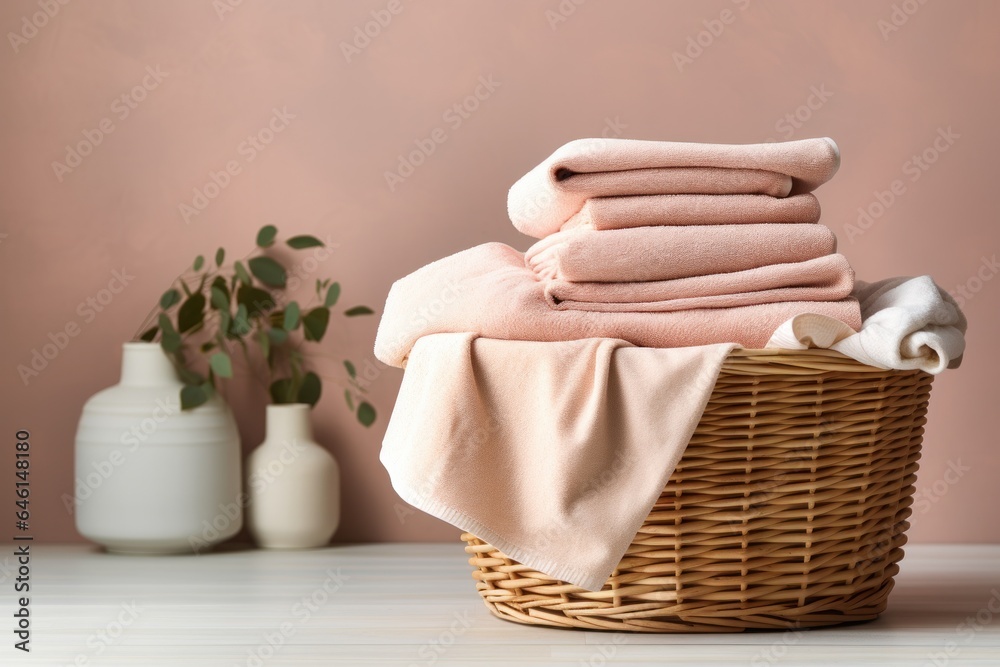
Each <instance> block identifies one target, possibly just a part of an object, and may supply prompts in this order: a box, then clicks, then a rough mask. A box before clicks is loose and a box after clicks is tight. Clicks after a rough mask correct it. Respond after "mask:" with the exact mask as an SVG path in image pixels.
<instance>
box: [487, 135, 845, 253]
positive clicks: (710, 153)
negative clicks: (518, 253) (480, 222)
mask: <svg viewBox="0 0 1000 667" xmlns="http://www.w3.org/2000/svg"><path fill="white" fill-rule="evenodd" d="M839 167H840V151H839V149H838V148H837V144H835V143H834V141H833V140H832V139H829V138H822V139H802V140H798V141H786V142H778V143H767V144H742V145H741V144H699V143H685V142H672V141H638V140H633V139H577V140H575V141H571V142H569V143H567V144H565V145H564V146H562V147H561V148H559V149H557V150H556V151H555V152H554V153H553V154H552V155H550V156H549V157H548V158H546V159H545V160H544V161H543V162H542V163H541V164H539V165H538V166H536V167H535V168H534V169H532V170H531V171H529V172H528V173H527V174H525V175H524V176H522V177H521V178H520V179H519V180H518V181H517V182H516V183H514V185H513V186H512V187H511V188H510V192H509V193H508V195H507V212H508V214H509V215H510V219H511V222H513V223H514V226H515V227H517V229H519V230H520V231H522V232H524V233H525V234H527V235H529V236H534V237H536V238H544V237H545V236H548V235H549V234H552V233H554V232H556V231H558V230H559V229H560V228H561V227H562V226H563V224H564V223H566V221H567V220H569V219H570V218H571V217H573V215H575V214H576V213H578V212H579V211H580V209H581V208H583V205H584V203H585V202H586V201H587V200H588V199H591V198H594V197H609V196H628V195H667V194H710V195H715V194H720V195H721V194H763V195H770V196H772V197H784V196H787V195H789V194H800V193H803V192H811V191H812V190H815V189H816V188H818V187H819V186H820V185H822V184H823V183H825V182H827V181H828V180H830V179H831V178H833V175H834V174H835V173H836V172H837V169H838V168H839Z"/></svg>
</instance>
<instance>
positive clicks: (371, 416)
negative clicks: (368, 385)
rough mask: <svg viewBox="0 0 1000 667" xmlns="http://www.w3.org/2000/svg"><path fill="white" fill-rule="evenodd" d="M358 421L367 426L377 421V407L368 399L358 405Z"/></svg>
mask: <svg viewBox="0 0 1000 667" xmlns="http://www.w3.org/2000/svg"><path fill="white" fill-rule="evenodd" d="M358 421H359V422H361V424H362V425H363V426H366V427H367V426H371V425H372V424H374V423H375V407H374V406H373V405H372V404H371V403H369V402H368V401H362V402H361V405H359V406H358Z"/></svg>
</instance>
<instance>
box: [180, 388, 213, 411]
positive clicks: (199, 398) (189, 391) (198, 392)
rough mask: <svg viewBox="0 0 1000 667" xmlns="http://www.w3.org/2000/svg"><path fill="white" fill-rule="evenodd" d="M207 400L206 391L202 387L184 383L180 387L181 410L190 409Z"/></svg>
mask: <svg viewBox="0 0 1000 667" xmlns="http://www.w3.org/2000/svg"><path fill="white" fill-rule="evenodd" d="M207 400H208V392H207V391H205V389H204V388H203V387H199V386H195V385H185V386H184V388H183V389H181V410H191V409H193V408H196V407H198V406H199V405H202V404H203V403H204V402H205V401H207Z"/></svg>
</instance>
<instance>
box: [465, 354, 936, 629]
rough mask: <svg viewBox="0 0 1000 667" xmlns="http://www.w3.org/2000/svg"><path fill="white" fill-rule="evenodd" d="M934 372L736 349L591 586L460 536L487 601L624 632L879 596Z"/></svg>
mask: <svg viewBox="0 0 1000 667" xmlns="http://www.w3.org/2000/svg"><path fill="white" fill-rule="evenodd" d="M931 379H932V376H930V375H928V374H927V373H923V372H920V371H907V372H899V371H884V370H880V369H876V368H871V367H869V366H865V365H863V364H860V363H858V362H855V361H853V360H851V359H848V358H846V357H844V356H842V355H839V354H837V353H835V352H831V351H827V350H809V351H803V352H791V351H782V350H739V351H736V352H734V353H733V354H732V355H731V356H730V357H729V358H728V359H727V361H726V363H725V365H724V367H723V369H722V373H721V375H720V377H719V380H718V382H717V384H716V387H715V390H714V392H713V393H712V397H711V399H710V401H709V403H708V407H707V408H706V410H705V414H704V416H703V417H702V419H701V422H700V423H699V425H698V428H697V430H696V431H695V433H694V436H693V437H692V438H691V442H690V444H689V445H688V447H687V450H686V451H685V453H684V456H683V458H682V459H681V461H680V464H679V465H678V466H677V469H676V470H675V471H674V473H673V475H672V476H671V478H670V481H669V482H668V483H667V485H666V488H665V489H664V490H663V493H662V495H661V496H660V498H659V500H658V501H657V503H656V505H655V506H654V507H653V510H652V512H650V514H649V516H648V517H647V519H646V521H645V522H644V524H643V526H642V528H641V529H640V530H639V532H638V534H637V535H636V536H635V539H634V540H633V541H632V544H631V546H630V547H629V548H628V552H627V553H626V554H625V556H624V557H623V558H622V560H621V563H620V564H619V566H618V568H617V569H616V570H615V571H614V573H613V574H612V575H611V578H610V579H608V581H607V583H606V584H605V585H604V588H603V590H601V591H598V592H588V591H586V590H584V589H582V588H578V587H576V586H572V585H570V584H567V583H565V582H562V581H558V580H555V579H552V578H551V577H548V576H546V575H544V574H542V573H540V572H536V571H533V570H531V569H530V568H528V567H526V566H524V565H521V564H520V563H518V562H516V561H514V560H511V559H510V558H508V557H507V556H506V555H504V554H503V553H501V552H499V551H497V550H496V549H495V548H493V547H492V546H490V545H489V544H486V543H484V542H483V541H481V540H479V539H478V538H477V537H475V536H474V535H471V534H468V533H466V534H464V535H463V536H462V539H463V540H465V541H466V543H467V546H466V551H467V552H468V553H469V554H470V556H471V557H470V559H469V562H470V564H471V565H472V566H473V567H474V568H475V570H474V572H473V577H474V579H475V580H476V588H477V589H478V591H479V594H480V595H481V596H482V598H483V601H484V602H485V603H486V605H487V607H489V609H490V611H491V612H493V613H494V614H495V615H497V616H499V617H500V618H503V619H507V620H510V621H516V622H519V623H528V624H534V625H547V626H555V627H562V628H586V629H591V630H614V631H626V632H737V631H741V630H744V629H748V628H757V629H784V628H789V627H810V626H823V625H836V624H839V623H848V622H854V621H867V620H871V619H874V618H876V617H877V616H878V614H879V613H880V612H882V611H883V610H884V609H885V606H886V601H887V598H888V596H889V591H891V590H892V586H893V576H894V575H895V574H896V573H897V572H898V571H899V566H898V565H897V564H898V563H899V561H900V559H902V557H903V551H902V549H901V547H902V546H903V544H904V543H905V542H906V537H905V534H904V533H905V531H906V529H907V528H908V527H909V524H908V523H907V521H906V519H907V517H908V516H909V515H910V505H911V503H912V495H913V484H914V481H915V480H916V475H915V473H916V471H917V460H918V459H919V458H920V443H921V439H922V436H923V430H924V429H923V426H924V423H925V421H926V419H925V415H926V412H927V401H928V397H929V394H930V387H931Z"/></svg>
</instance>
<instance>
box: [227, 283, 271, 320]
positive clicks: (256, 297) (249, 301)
mask: <svg viewBox="0 0 1000 667" xmlns="http://www.w3.org/2000/svg"><path fill="white" fill-rule="evenodd" d="M236 303H237V304H239V305H241V306H246V309H247V317H248V318H249V317H256V316H257V315H264V314H266V313H267V312H268V311H270V310H272V309H274V307H275V305H276V304H275V303H274V298H273V297H272V296H271V295H270V293H268V292H265V291H264V290H262V289H260V288H257V287H250V286H249V285H242V286H240V288H239V289H238V290H236Z"/></svg>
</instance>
